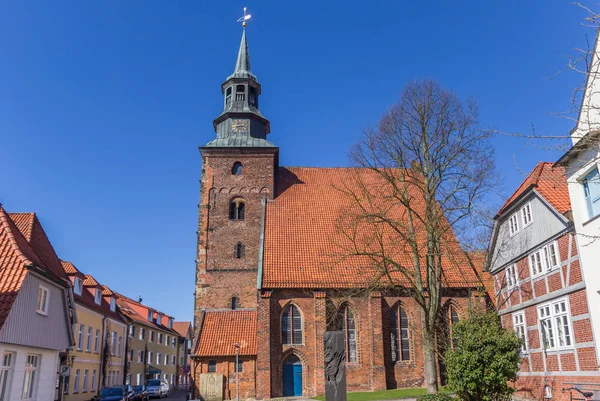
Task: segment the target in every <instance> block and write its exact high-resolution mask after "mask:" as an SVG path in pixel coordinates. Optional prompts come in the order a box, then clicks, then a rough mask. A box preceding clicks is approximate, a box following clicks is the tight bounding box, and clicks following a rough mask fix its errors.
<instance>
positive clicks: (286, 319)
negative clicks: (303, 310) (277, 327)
mask: <svg viewBox="0 0 600 401" xmlns="http://www.w3.org/2000/svg"><path fill="white" fill-rule="evenodd" d="M281 343H282V344H302V315H300V311H299V310H298V308H297V307H296V305H288V306H286V307H285V309H284V310H283V314H282V315H281Z"/></svg>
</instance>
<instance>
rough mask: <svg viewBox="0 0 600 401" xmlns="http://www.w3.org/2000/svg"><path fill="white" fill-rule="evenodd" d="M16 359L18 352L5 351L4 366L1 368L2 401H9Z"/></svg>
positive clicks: (0, 388)
mask: <svg viewBox="0 0 600 401" xmlns="http://www.w3.org/2000/svg"><path fill="white" fill-rule="evenodd" d="M16 357H17V353H16V352H12V351H4V353H3V357H2V361H1V362H2V366H0V400H8V399H9V398H10V388H11V384H12V381H13V374H14V371H15V369H14V368H15V359H16ZM2 390H4V392H2Z"/></svg>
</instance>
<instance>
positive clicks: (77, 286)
mask: <svg viewBox="0 0 600 401" xmlns="http://www.w3.org/2000/svg"><path fill="white" fill-rule="evenodd" d="M73 292H75V294H77V295H81V293H82V292H83V280H82V279H80V278H79V277H75V280H74V283H73Z"/></svg>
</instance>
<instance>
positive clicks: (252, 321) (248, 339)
mask: <svg viewBox="0 0 600 401" xmlns="http://www.w3.org/2000/svg"><path fill="white" fill-rule="evenodd" d="M235 344H238V345H239V346H240V349H239V355H245V356H250V355H256V311H255V310H226V311H205V312H204V320H203V322H202V328H201V331H200V341H199V342H198V346H197V350H196V355H197V356H235Z"/></svg>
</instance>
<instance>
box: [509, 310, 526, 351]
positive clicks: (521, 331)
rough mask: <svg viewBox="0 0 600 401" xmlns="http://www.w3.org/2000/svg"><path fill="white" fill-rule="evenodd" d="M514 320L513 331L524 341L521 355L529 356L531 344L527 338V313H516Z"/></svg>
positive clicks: (513, 316)
mask: <svg viewBox="0 0 600 401" xmlns="http://www.w3.org/2000/svg"><path fill="white" fill-rule="evenodd" d="M512 318H513V329H514V330H515V333H517V336H518V337H519V338H521V339H522V340H523V345H522V346H521V354H523V355H524V354H527V352H528V349H529V342H528V338H527V320H526V319H525V312H516V313H513V315H512Z"/></svg>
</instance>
